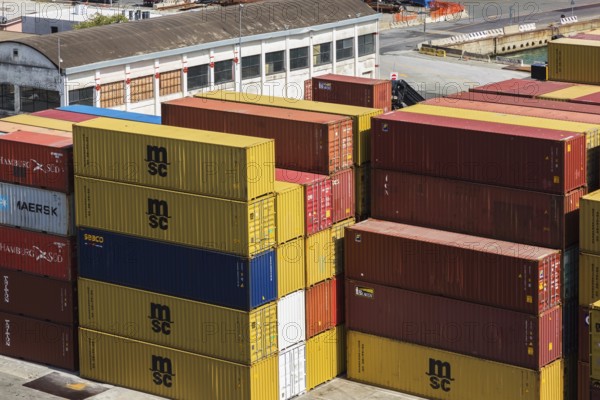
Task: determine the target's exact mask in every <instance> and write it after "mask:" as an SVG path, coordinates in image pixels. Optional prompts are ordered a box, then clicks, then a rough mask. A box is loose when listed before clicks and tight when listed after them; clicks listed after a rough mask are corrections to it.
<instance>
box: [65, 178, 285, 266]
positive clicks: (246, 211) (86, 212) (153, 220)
mask: <svg viewBox="0 0 600 400" xmlns="http://www.w3.org/2000/svg"><path fill="white" fill-rule="evenodd" d="M75 199H76V206H75V217H76V223H77V225H80V226H87V227H90V228H98V229H104V230H107V231H112V232H118V233H123V234H126V235H133V236H139V237H144V238H149V239H157V240H163V241H165V242H172V243H179V244H184V245H189V246H195V247H202V248H205V249H209V250H217V251H222V252H225V253H231V254H237V255H241V256H245V257H249V256H253V255H255V254H258V253H260V252H262V251H265V250H267V249H270V248H272V247H273V246H274V245H275V196H274V195H268V196H264V197H261V198H259V199H256V200H252V201H251V202H241V201H234V200H226V199H220V198H216V197H207V196H200V195H195V194H188V193H181V192H173V191H169V190H164V189H155V188H149V187H145V186H137V185H128V184H125V183H117V182H110V181H104V180H100V179H93V178H84V177H79V176H76V177H75Z"/></svg>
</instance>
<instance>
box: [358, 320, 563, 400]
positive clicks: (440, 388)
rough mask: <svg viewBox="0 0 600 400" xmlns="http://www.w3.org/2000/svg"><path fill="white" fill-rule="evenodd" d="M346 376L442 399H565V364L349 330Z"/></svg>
mask: <svg viewBox="0 0 600 400" xmlns="http://www.w3.org/2000/svg"><path fill="white" fill-rule="evenodd" d="M347 342H348V378H349V379H351V380H353V381H357V382H363V383H367V384H370V385H375V386H381V387H385V388H388V389H392V390H398V391H401V392H404V393H409V394H412V395H415V396H419V397H427V398H430V399H439V400H483V399H485V400H516V399H519V400H562V399H563V365H562V360H557V361H555V362H553V363H551V364H549V365H547V366H545V367H543V368H541V369H540V370H531V369H524V368H520V367H517V366H513V365H508V364H501V363H497V362H493V361H487V360H484V359H482V358H477V357H472V356H466V355H462V354H456V353H451V352H448V351H442V350H437V349H434V348H431V347H423V346H419V345H416V344H410V343H406V342H400V341H396V340H391V339H386V338H383V337H378V336H373V335H368V334H365V333H360V332H354V331H349V332H348V338H347Z"/></svg>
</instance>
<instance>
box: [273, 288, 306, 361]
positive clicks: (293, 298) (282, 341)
mask: <svg viewBox="0 0 600 400" xmlns="http://www.w3.org/2000/svg"><path fill="white" fill-rule="evenodd" d="M305 309H306V305H305V303H304V290H298V291H297V292H294V293H290V294H288V295H287V296H284V297H282V298H280V299H279V300H278V301H277V324H278V329H277V334H278V342H279V351H282V350H283V349H286V348H288V347H291V346H293V345H295V344H296V343H300V342H303V341H304V340H305V339H306V319H305V315H306V313H305Z"/></svg>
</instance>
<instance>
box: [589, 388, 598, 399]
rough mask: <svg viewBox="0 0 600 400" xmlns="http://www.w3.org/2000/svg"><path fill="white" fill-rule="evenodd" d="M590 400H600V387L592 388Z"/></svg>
mask: <svg viewBox="0 0 600 400" xmlns="http://www.w3.org/2000/svg"><path fill="white" fill-rule="evenodd" d="M590 400H600V387H598V386H594V385H592V386H591V388H590Z"/></svg>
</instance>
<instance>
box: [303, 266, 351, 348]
mask: <svg viewBox="0 0 600 400" xmlns="http://www.w3.org/2000/svg"><path fill="white" fill-rule="evenodd" d="M343 323H344V278H343V276H339V277H333V279H328V280H326V281H324V282H320V283H318V284H316V285H315V286H312V287H310V288H308V289H306V338H307V339H308V338H311V337H313V336H315V335H318V334H319V333H321V332H324V331H326V330H328V329H331V328H333V327H335V326H337V325H340V324H343Z"/></svg>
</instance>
